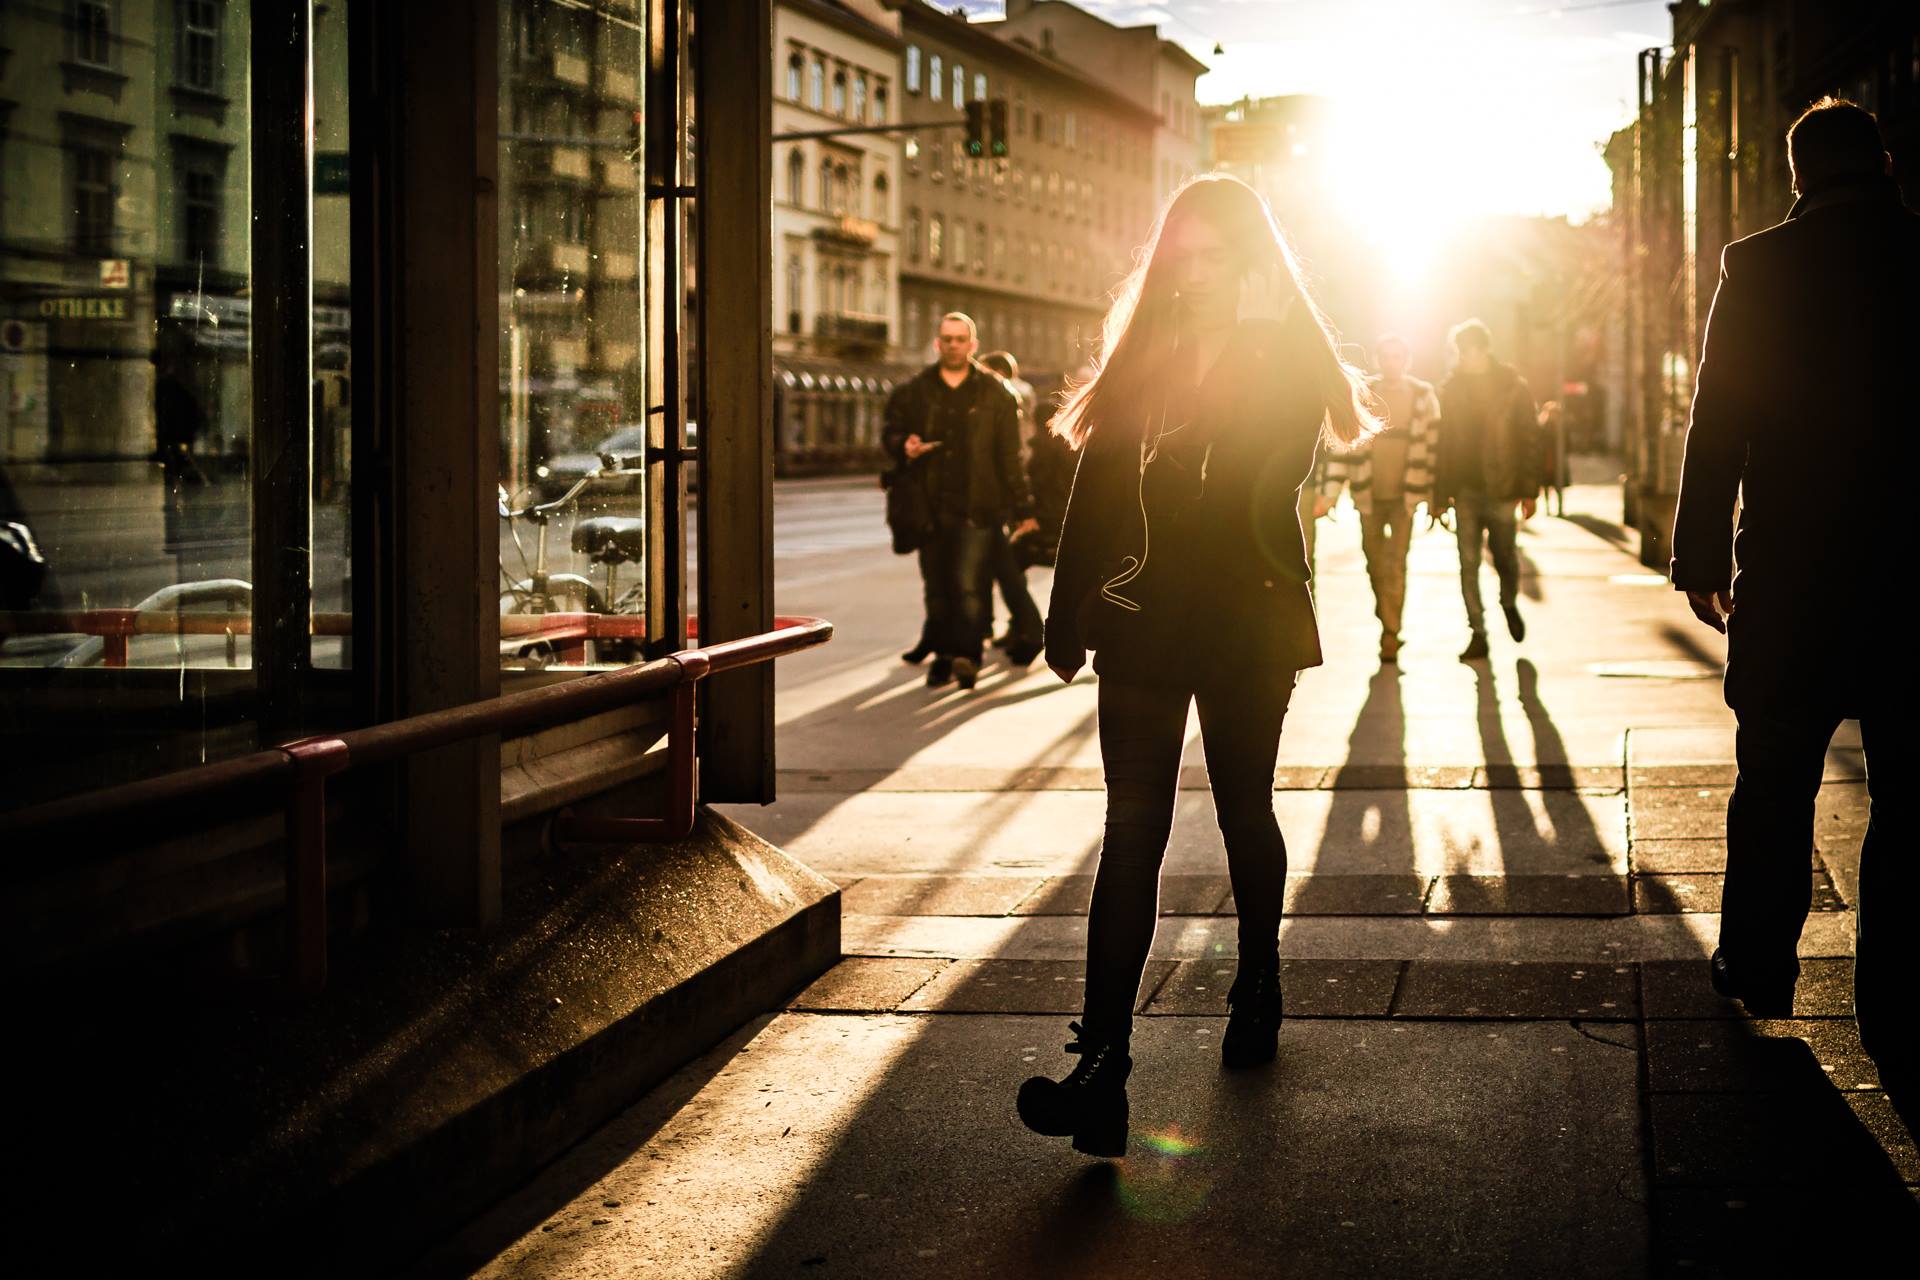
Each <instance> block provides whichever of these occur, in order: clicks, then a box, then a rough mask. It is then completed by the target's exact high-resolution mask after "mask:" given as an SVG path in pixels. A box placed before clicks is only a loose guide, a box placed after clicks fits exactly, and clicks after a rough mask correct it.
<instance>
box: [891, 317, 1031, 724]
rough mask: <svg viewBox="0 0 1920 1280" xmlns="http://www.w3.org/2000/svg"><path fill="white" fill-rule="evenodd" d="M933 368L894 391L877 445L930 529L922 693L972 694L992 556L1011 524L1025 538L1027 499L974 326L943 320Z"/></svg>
mask: <svg viewBox="0 0 1920 1280" xmlns="http://www.w3.org/2000/svg"><path fill="white" fill-rule="evenodd" d="M938 341H939V352H940V358H939V360H938V361H937V362H936V363H934V364H931V365H928V366H927V367H926V368H925V369H922V370H921V371H920V372H919V373H918V374H917V375H915V376H914V377H912V378H910V379H908V380H907V381H906V382H904V383H902V384H901V385H900V386H899V387H897V388H895V389H894V392H893V395H892V396H891V397H890V398H889V399H888V401H887V414H886V430H885V432H884V433H883V435H882V437H881V439H882V443H883V444H884V445H885V446H886V450H887V453H888V455H889V456H890V457H892V458H893V460H894V462H895V463H896V464H898V465H899V466H900V468H901V472H902V475H901V479H900V480H896V482H895V483H900V482H901V481H902V480H904V481H906V482H909V483H912V482H917V483H919V484H921V485H924V486H925V489H926V495H927V500H928V506H929V508H930V509H931V512H932V517H933V529H932V531H931V533H930V534H929V535H928V537H927V538H926V539H925V541H924V542H923V544H922V545H921V547H920V580H921V584H922V586H923V588H924V590H925V595H926V610H927V629H926V632H925V635H926V637H927V639H928V640H930V641H931V643H932V647H933V649H934V653H935V657H934V661H933V665H932V667H931V668H929V670H928V671H927V684H928V686H929V687H933V688H937V687H939V686H940V685H943V684H945V683H947V682H948V681H949V680H954V681H957V682H958V683H959V684H960V687H961V688H963V689H971V688H972V687H973V684H974V680H975V678H976V677H977V676H978V675H979V672H980V651H981V645H982V642H983V641H984V640H985V638H986V633H987V629H988V627H989V625H990V624H991V622H992V599H991V597H990V596H989V594H988V593H989V592H991V591H992V589H993V583H992V568H993V549H994V547H995V545H996V544H997V543H998V542H999V540H1000V539H1001V538H1002V537H1004V536H1005V526H1006V524H1007V522H1008V520H1010V519H1013V520H1018V521H1020V525H1019V527H1018V528H1017V529H1015V531H1014V533H1015V536H1019V535H1021V534H1024V533H1029V532H1031V531H1032V530H1033V529H1035V528H1036V527H1037V526H1036V525H1035V524H1034V521H1033V499H1032V497H1031V495H1030V494H1029V493H1028V491H1027V477H1026V472H1025V469H1024V468H1023V467H1022V466H1021V465H1020V414H1019V406H1018V405H1017V403H1016V402H1015V400H1014V396H1013V392H1012V391H1010V390H1009V389H1008V388H1007V385H1006V383H1004V382H1002V381H1001V380H1000V379H998V378H996V377H994V376H993V375H992V374H991V373H988V372H987V371H986V370H985V369H982V368H981V367H980V366H979V365H978V364H975V363H974V360H973V353H974V350H975V349H976V348H977V347H978V346H979V345H980V342H979V338H978V336H977V332H976V330H975V328H974V324H973V320H972V319H971V318H970V317H968V316H966V315H963V314H961V313H960V312H957V311H956V312H952V313H951V314H949V315H947V316H944V317H942V319H941V321H940V332H939V339H938Z"/></svg>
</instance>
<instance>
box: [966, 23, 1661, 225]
mask: <svg viewBox="0 0 1920 1280" xmlns="http://www.w3.org/2000/svg"><path fill="white" fill-rule="evenodd" d="M1078 2H1079V4H1080V7H1081V8H1084V9H1087V10H1090V11H1092V12H1094V13H1097V14H1099V15H1100V16H1101V17H1103V18H1106V19H1107V20H1108V21H1110V22H1114V23H1117V24H1119V25H1121V26H1134V25H1138V24H1142V23H1151V24H1154V25H1157V26H1158V27H1159V28H1160V34H1161V35H1162V36H1164V37H1166V38H1168V39H1171V40H1177V41H1179V42H1180V43H1181V44H1182V45H1183V46H1185V47H1186V48H1187V49H1188V51H1189V52H1191V53H1193V54H1194V56H1196V57H1197V58H1199V59H1200V60H1201V61H1202V62H1204V63H1206V64H1207V66H1208V67H1209V68H1210V70H1209V72H1208V73H1207V74H1206V75H1204V76H1202V77H1201V78H1200V82H1199V87H1198V96H1199V98H1200V101H1202V102H1231V101H1235V100H1237V99H1239V98H1241V97H1243V96H1251V97H1266V96H1271V95H1275V94H1285V93H1316V94H1323V95H1325V96H1327V97H1329V98H1332V99H1334V100H1335V101H1336V103H1337V104H1338V107H1339V111H1340V113H1341V116H1342V118H1343V120H1344V122H1345V124H1344V127H1343V130H1342V139H1343V156H1342V158H1341V162H1340V168H1341V170H1342V171H1343V172H1344V173H1346V174H1348V175H1349V181H1350V184H1351V186H1352V187H1353V191H1352V193H1351V194H1352V195H1353V196H1354V198H1355V201H1356V203H1362V202H1364V201H1370V200H1371V199H1372V198H1373V195H1372V193H1373V192H1374V191H1376V190H1378V187H1377V177H1376V176H1375V175H1378V174H1381V173H1387V174H1392V175H1394V178H1393V183H1392V188H1393V190H1394V191H1396V192H1404V193H1406V194H1405V197H1404V198H1405V199H1406V200H1407V201H1408V202H1411V203H1413V204H1416V205H1417V206H1418V207H1419V208H1420V209H1421V210H1423V211H1424V212H1425V214H1426V215H1428V216H1430V217H1431V218H1433V219H1436V220H1439V221H1451V222H1460V221H1464V220H1468V219H1471V218H1473V217H1475V216H1479V215H1484V214H1546V215H1550V216H1555V215H1565V216H1568V217H1571V218H1572V219H1573V220H1574V221H1576V222H1579V221H1585V220H1586V219H1588V218H1589V217H1591V216H1592V215H1593V214H1595V213H1597V212H1600V211H1603V210H1605V209H1606V207H1607V205H1608V203H1609V201H1610V194H1609V178H1608V173H1607V166H1606V163H1605V162H1604V161H1603V160H1602V159H1601V156H1600V150H1599V148H1600V145H1601V144H1602V143H1604V142H1605V141H1606V139H1607V137H1608V135H1609V134H1611V133H1612V132H1613V131H1614V130H1615V129H1617V128H1619V127H1620V126H1621V125H1623V124H1625V123H1627V122H1628V121H1629V120H1630V119H1631V118H1632V113H1633V97H1634V91H1635V90H1634V77H1635V57H1636V54H1637V53H1638V51H1639V50H1641V49H1644V48H1647V47H1649V46H1653V45H1662V44H1665V43H1666V42H1667V40H1668V39H1669V38H1670V36H1671V24H1670V21H1669V19H1668V16H1667V11H1666V5H1665V3H1664V2H1663V0H1161V2H1160V3H1139V2H1138V0H1078ZM964 7H965V8H966V9H967V10H968V11H969V12H970V13H972V14H974V15H975V16H977V17H997V16H999V14H1000V13H1001V12H1002V11H1003V9H1004V4H1003V0H964ZM1216 43H1218V44H1219V45H1220V46H1221V47H1222V48H1223V50H1224V52H1223V53H1221V54H1220V55H1217V56H1216V55H1215V54H1214V52H1213V49H1214V45H1215V44H1216ZM1399 216H1401V217H1403V218H1404V217H1405V216H1406V211H1405V210H1403V211H1401V213H1400V215H1399Z"/></svg>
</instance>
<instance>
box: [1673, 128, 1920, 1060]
mask: <svg viewBox="0 0 1920 1280" xmlns="http://www.w3.org/2000/svg"><path fill="white" fill-rule="evenodd" d="M1787 150H1788V158H1789V161H1790V163H1791V165H1792V170H1793V182H1794V193H1795V195H1796V196H1797V197H1798V199H1797V200H1796V202H1795V203H1794V206H1793V208H1792V211H1791V212H1789V213H1788V215H1787V220H1786V221H1785V222H1783V223H1781V224H1780V225H1779V226H1777V227H1773V228H1770V229H1769V230H1766V231H1762V232H1760V233H1759V234H1758V235H1754V236H1750V237H1748V238H1747V239H1744V240H1740V241H1736V242H1735V243H1733V244H1730V245H1728V246H1727V248H1726V251H1725V252H1724V253H1723V254H1722V256H1721V260H1720V285H1719V291H1718V292H1717V293H1716V294H1715V295H1714V300H1713V311H1712V315H1711V317H1710V319H1709V321H1708V325H1707V337H1706V342H1705V349H1704V351H1703V353H1702V355H1701V360H1700V366H1699V371H1698V377H1697V379H1696V382H1695V386H1694V398H1693V417H1692V421H1691V423H1690V424H1689V426H1688V430H1687V447H1686V461H1685V464H1684V468H1683V471H1682V477H1681V485H1680V505H1679V509H1678V511H1677V512H1676V514H1675V517H1674V532H1673V584H1674V586H1675V587H1676V588H1677V589H1679V590H1681V591H1684V592H1685V593H1686V595H1687V601H1688V603H1689V604H1690V605H1691V606H1692V608H1693V612H1694V614H1695V615H1696V616H1697V617H1698V618H1699V619H1700V621H1701V622H1703V623H1705V624H1706V625H1707V626H1710V627H1712V628H1713V629H1714V630H1716V631H1723V632H1726V633H1727V636H1728V662H1727V675H1726V699H1727V704H1728V705H1729V706H1730V707H1731V708H1732V709H1733V712H1734V715H1735V717H1736V720H1737V721H1738V726H1739V727H1738V733H1737V736H1736V739H1735V747H1734V754H1735V759H1736V762H1737V765H1738V778H1737V780H1736V783H1735V786H1734V792H1733V799H1732V801H1731V802H1730V803H1729V805H1728V806H1727V877H1726V885H1725V891H1724V898H1723V905H1722V908H1721V910H1722V915H1721V923H1720V944H1719V947H1718V948H1717V949H1716V950H1715V952H1714V954H1713V959H1712V966H1711V971H1710V972H1711V977H1712V981H1713V985H1714V987H1715V989H1716V990H1718V991H1719V992H1720V993H1721V994H1722V995H1726V996H1731V997H1735V998H1738V999H1739V1000H1741V1001H1742V1002H1743V1003H1744V1004H1745V1005H1746V1006H1747V1009H1748V1011H1749V1012H1751V1013H1753V1014H1755V1015H1757V1016H1762V1017H1765V1016H1785V1015H1786V1014H1788V1013H1789V1012H1790V1010H1791V1008H1792V1003H1793V989H1794V983H1795V981H1796V979H1797V978H1798V976H1799V961H1798V959H1797V951H1798V943H1799V938H1800V931H1801V928H1802V927H1803V926H1804V924H1805V923H1806V917H1807V911H1808V907H1809V899H1810V896H1811V890H1810V885H1811V877H1810V876H1809V874H1808V857H1809V854H1810V852H1811V850H1812V846H1813V815H1814V797H1815V795H1816V793H1817V792H1818V791H1819V789H1820V779H1821V775H1822V772H1823V770H1824V761H1825V756H1826V749H1827V744H1828V741H1829V740H1830V739H1831V737H1832V735H1833V732H1834V730H1835V729H1837V728H1838V727H1839V724H1840V722H1841V721H1842V720H1843V719H1850V718H1858V719H1859V721H1860V733H1861V738H1862V741H1863V743H1864V745H1865V747H1866V753H1867V767H1868V773H1869V783H1868V785H1869V792H1870V795H1871V804H1872V812H1871V818H1870V820H1869V824H1868V828H1867V835H1866V840H1865V843H1864V844H1863V846H1862V848H1861V858H1860V888H1859V902H1858V903H1857V904H1856V908H1857V915H1856V917H1855V919H1856V930H1857V932H1856V937H1855V955H1856V964H1855V986H1854V1012H1855V1015H1856V1016H1857V1017H1858V1019H1859V1023H1860V1035H1861V1040H1862V1042H1863V1044H1864V1045H1865V1047H1866V1049H1867V1051H1868V1053H1870V1054H1871V1055H1873V1057H1874V1058H1875V1060H1876V1061H1877V1062H1878V1063H1879V1064H1880V1068H1881V1075H1882V1077H1883V1079H1887V1080H1892V1079H1894V1078H1895V1077H1896V1076H1903V1077H1904V1078H1905V1079H1908V1080H1910V1079H1912V1074H1913V1072H1914V1071H1915V1069H1916V1067H1920V1057H1917V1056H1916V1050H1915V1045H1916V1040H1915V1035H1914V1013H1915V1011H1916V1003H1915V999H1914V990H1913V987H1914V982H1915V980H1916V978H1920V970H1917V969H1916V966H1915V965H1914V963H1913V956H1914V954H1915V951H1914V944H1913V943H1912V942H1910V941H1906V940H1903V939H1902V938H1901V936H1900V931H1901V930H1902V928H1903V925H1902V923H1901V922H1902V920H1903V918H1904V917H1905V915H1906V913H1909V912H1911V911H1912V910H1913V908H1914V906H1915V904H1916V903H1920V859H1916V858H1915V856H1914V850H1913V849H1912V848H1910V847H1902V846H1906V845H1910V844H1911V839H1910V833H1911V826H1910V824H1911V822H1912V819H1911V817H1910V811H1909V809H1908V802H1907V800H1906V798H1905V796H1904V795H1903V788H1904V784H1905V780H1904V778H1903V777H1902V776H1901V774H1902V773H1903V772H1904V770H1903V768H1902V762H1903V761H1904V759H1905V754H1906V751H1907V747H1906V744H1905V735H1906V733H1907V732H1908V730H1909V728H1910V727H1911V720H1910V718H1909V714H1908V713H1909V711H1910V709H1911V707H1912V696H1911V690H1912V685H1911V683H1910V676H1909V671H1910V667H1911V663H1912V661H1913V656H1912V653H1911V651H1910V650H1911V645H1910V643H1909V640H1908V636H1907V632H1906V628H1904V627H1901V626H1898V625H1896V624H1895V623H1894V622H1893V621H1892V619H1891V617H1889V616H1886V615H1885V614H1884V612H1883V611H1884V610H1886V609H1887V608H1888V607H1889V606H1891V605H1892V600H1891V599H1890V597H1891V596H1892V595H1893V594H1894V593H1895V592H1897V591H1898V589H1899V584H1900V583H1901V582H1903V581H1906V580H1907V578H1908V576H1909V574H1910V573H1911V567H1910V565H1911V560H1910V557H1911V551H1910V550H1909V548H1910V546H1911V543H1912V518H1911V509H1912V494H1911V477H1912V470H1911V467H1912V462H1913V439H1914V431H1915V429H1916V427H1920V422H1916V404H1920V401H1916V399H1915V396H1914V392H1913V385H1912V379H1913V368H1914V358H1915V355H1916V353H1917V352H1920V325H1917V324H1916V319H1915V307H1916V305H1920V304H1917V302H1916V300H1920V217H1916V216H1915V215H1914V214H1913V213H1911V212H1910V211H1909V210H1907V209H1906V208H1905V207H1904V206H1903V205H1902V203H1901V200H1900V190H1899V188H1898V187H1897V186H1896V185H1895V184H1894V182H1893V180H1892V178H1891V177H1890V176H1889V175H1890V174H1891V172H1892V161H1891V159H1890V158H1889V157H1888V155H1887V154H1886V151H1885V149H1884V146H1883V144H1882V142H1881V138H1880V131H1879V127H1878V125H1877V124H1876V123H1875V121H1874V118H1873V116H1872V115H1870V114H1869V113H1867V112H1866V111H1864V110H1862V109H1861V108H1860V107H1858V106H1856V105H1854V104H1853V103H1850V102H1844V101H1838V100H1835V99H1831V98H1826V99H1822V100H1821V101H1819V102H1817V103H1815V104H1814V105H1813V106H1812V107H1810V108H1809V109H1808V110H1807V111H1806V113H1805V114H1803V115H1802V116H1801V117H1800V118H1799V120H1798V121H1796V122H1795V123H1794V125H1793V127H1792V129H1791V130H1790V131H1789V133H1788V135H1787ZM1736 499H1737V500H1738V503H1739V532H1738V536H1737V537H1736V536H1735V532H1734V511H1735V503H1736ZM1736 565H1737V572H1736V571H1735V567H1736ZM1876 784H1877V785H1876Z"/></svg>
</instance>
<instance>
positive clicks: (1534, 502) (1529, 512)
mask: <svg viewBox="0 0 1920 1280" xmlns="http://www.w3.org/2000/svg"><path fill="white" fill-rule="evenodd" d="M1539 509H1540V499H1538V498H1522V499H1520V518H1521V519H1522V520H1531V519H1533V513H1534V512H1535V511H1538V510H1539Z"/></svg>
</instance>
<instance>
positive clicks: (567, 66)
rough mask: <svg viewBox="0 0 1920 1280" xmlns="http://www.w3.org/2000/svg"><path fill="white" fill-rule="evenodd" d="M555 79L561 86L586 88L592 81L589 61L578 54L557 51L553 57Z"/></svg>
mask: <svg viewBox="0 0 1920 1280" xmlns="http://www.w3.org/2000/svg"><path fill="white" fill-rule="evenodd" d="M553 78H554V79H555V80H558V81H559V82H560V83H561V84H570V85H573V86H575V87H576V88H580V89H584V88H586V87H587V85H588V83H589V79H590V76H589V72H588V69H587V60H586V59H585V58H582V57H580V56H578V55H576V54H571V53H561V52H558V51H556V52H555V53H554V55H553Z"/></svg>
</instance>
